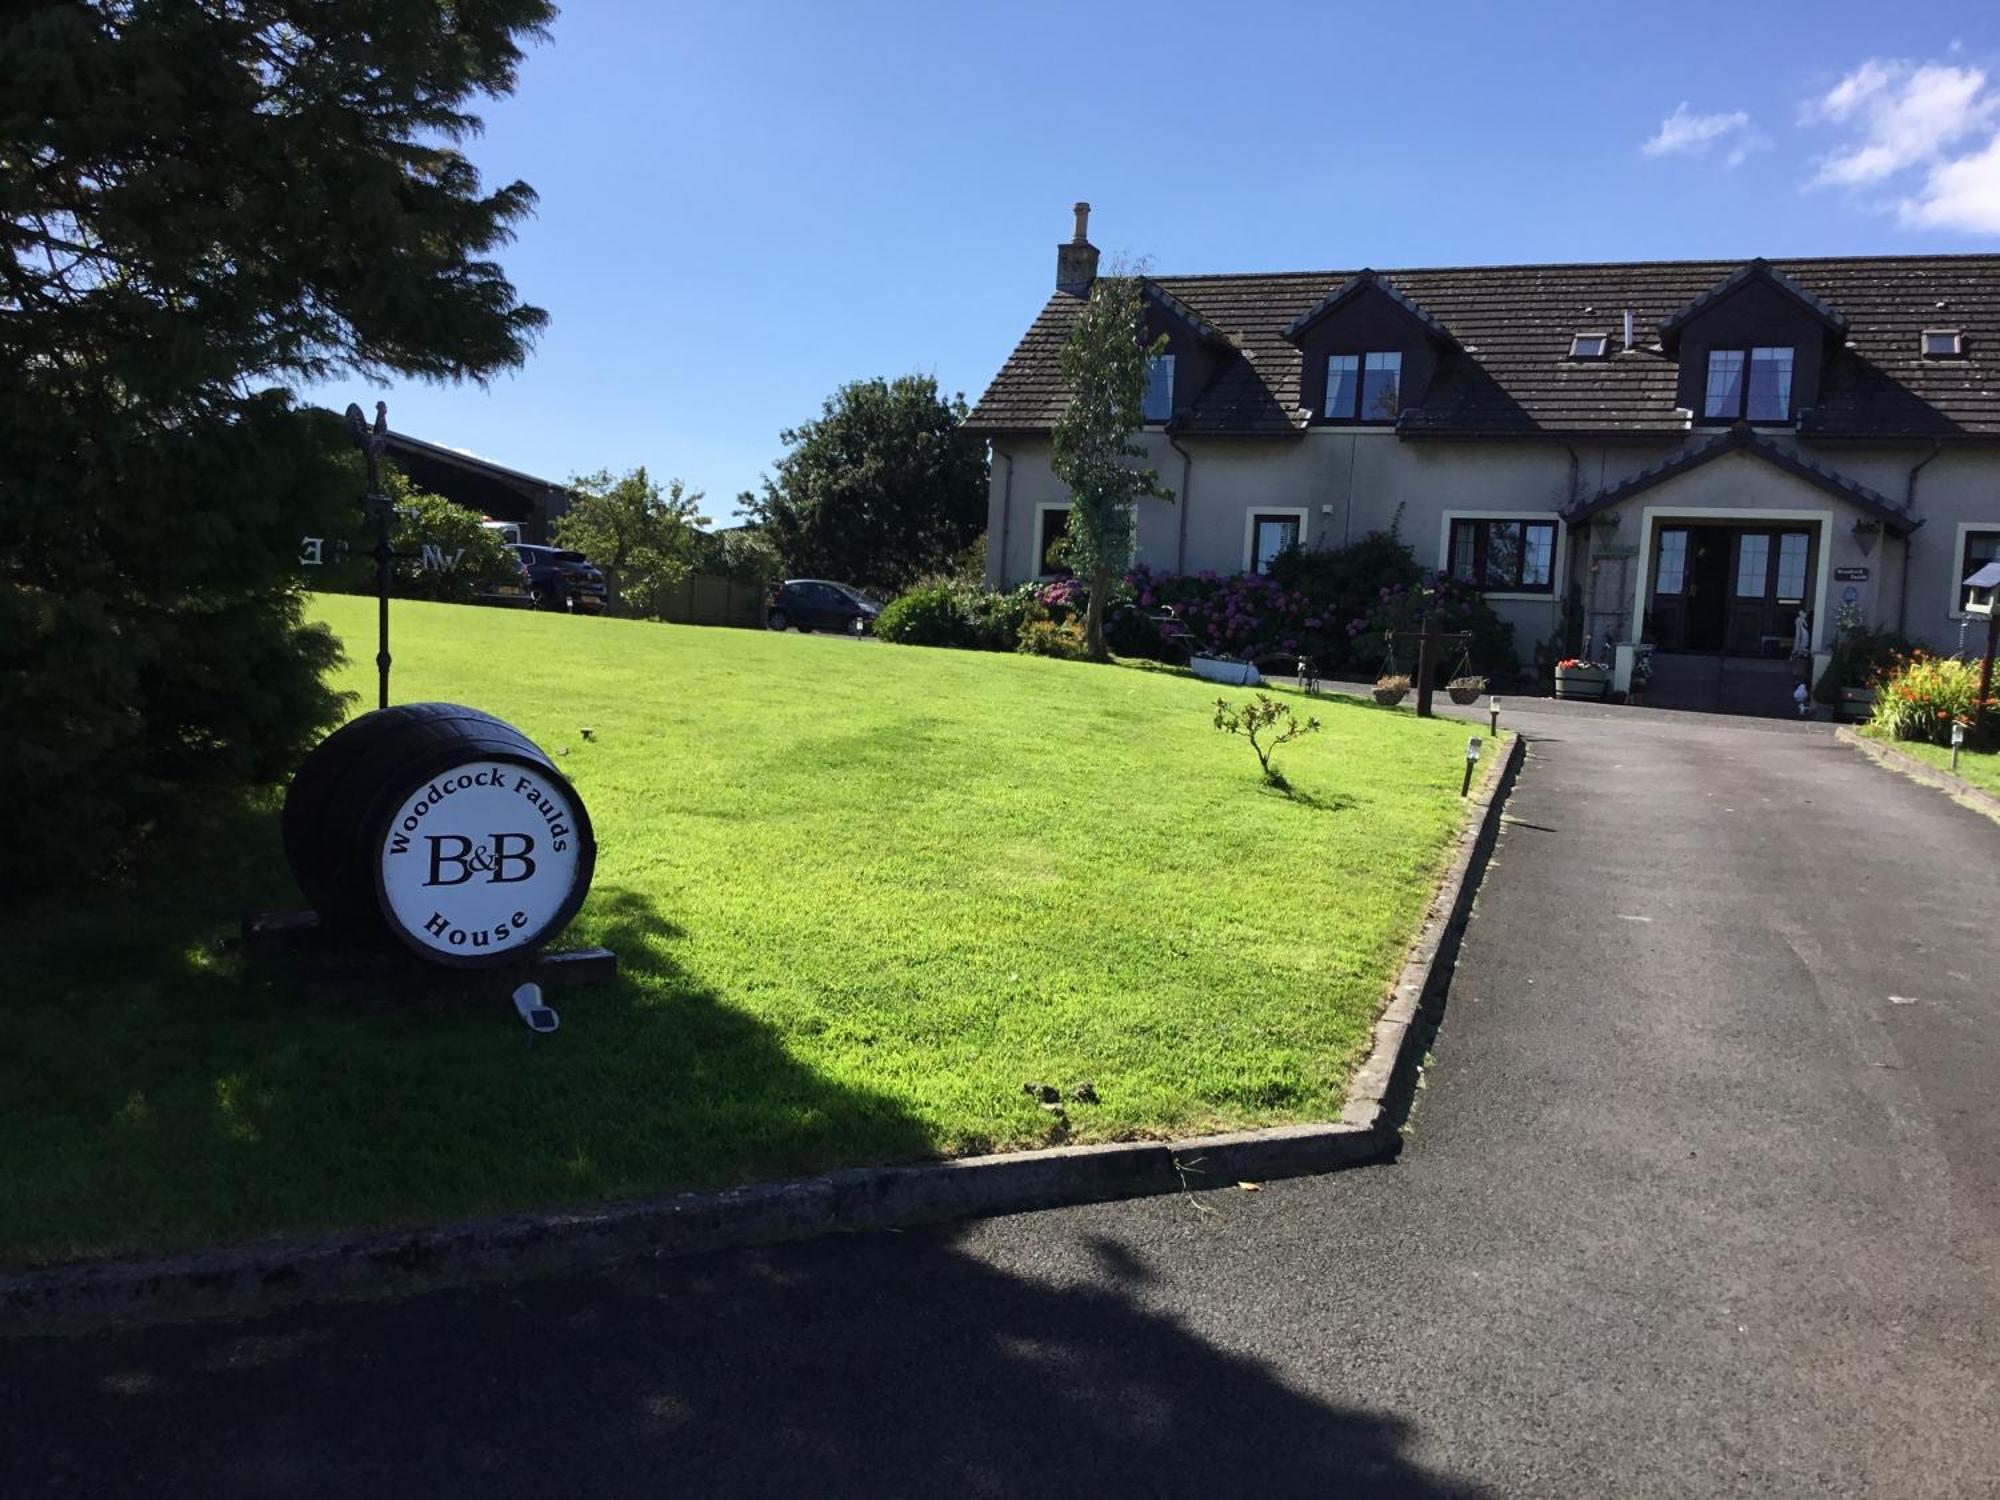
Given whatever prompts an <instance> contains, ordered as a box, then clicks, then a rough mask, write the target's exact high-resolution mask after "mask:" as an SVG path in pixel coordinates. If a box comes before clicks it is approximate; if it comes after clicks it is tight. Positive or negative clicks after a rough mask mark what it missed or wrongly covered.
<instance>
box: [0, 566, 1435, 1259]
mask: <svg viewBox="0 0 2000 1500" xmlns="http://www.w3.org/2000/svg"><path fill="white" fill-rule="evenodd" d="M318 608H319V610H320V612H321V613H322V615H323V617H324V618H325V619H326V620H328V621H329V622H331V623H332V625H333V626H334V627H335V629H336V630H338V631H339V632H340V633H341V634H342V636H343V637H344V638H345V639H346V640H347V642H348V646H349V652H350V655H351V656H352V658H353V664H352V665H351V666H350V667H349V668H348V669H347V671H346V682H347V685H348V686H350V687H352V688H354V689H356V690H364V689H365V690H367V692H368V695H369V698H370V701H372V688H373V679H372V668H371V667H370V665H369V663H370V659H371V657H372V654H373V640H372V629H373V626H372V614H371V610H372V606H371V605H370V604H369V603H368V602H366V601H364V600H361V599H350V598H340V597H328V598H325V599H323V600H322V601H321V602H320V603H319V605H318ZM396 632H397V634H396V640H395V650H396V681H395V686H396V692H397V696H398V699H399V700H403V701H407V700H412V699H417V698H445V699H452V700H456V701H460V702H465V703H471V704H475V705H478V706H480V707H483V708H486V709H489V710H491V711H493V712H495V713H497V714H499V715H501V716H502V717H503V718H506V719H509V720H511V721H512V722H514V723H516V724H518V725H519V726H521V728H523V729H524V730H525V731H527V732H528V733H529V734H530V735H532V736H533V737H534V738H535V739H536V740H538V741H539V742H540V743H541V744H542V745H544V746H545V747H546V748H547V749H548V750H550V751H551V752H552V753H559V754H560V756H561V759H560V762H559V763H560V764H562V765H563V766H564V767H565V769H566V770H567V771H568V772H569V774H570V775H571V777H572V778H573V779H574V781H575V782H576V784H577V786H578V788H579V789H580V790H581V792H582V794H583V796H584V797H585V799H586V800H587V802H588V804H589V806H590V809H591V813H592V816H593V818H594V819H595V822H596V826H597V830H598V837H599V844H600V855H599V860H598V866H597V879H596V885H595V888H594V891H593V894H592V896H591V899H590V901H589V903H588V905H587V906H586V907H585V909H584V913H583V915H582V916H581V917H580V918H579V919H578V922H577V924H576V926H575V927H574V929H573V931H572V934H571V936H572V938H573V939H574V940H575V941H577V942H580V943H604V944H608V945H609V946H610V947H612V948H614V949H615V950H617V952H618V953H619V955H620V957H621V959H622V961H623V964H624V975H623V978H622V979H621V980H620V982H619V983H618V984H616V985H615V986H608V987H603V988H597V989H579V990H572V991H568V992H566V993H559V994H557V995H556V996H555V997H554V1003H555V1004H557V1005H558V1006H559V1008H560V1009H561V1011H562V1015H563V1029H562V1031H561V1033H560V1034H559V1035H558V1036H556V1037H554V1038H553V1039H550V1040H547V1041H541V1042H536V1043H534V1044H533V1045H531V1044H530V1039H529V1036H528V1034H527V1033H526V1031H524V1030H523V1029H522V1027H521V1026H520V1025H519V1023H518V1021H517V1020H516V1019H515V1017H514V1013H513V1009H512V1006H511V1004H510V1002H509V1000H508V998H507V996H506V994H505V993H504V992H503V991H502V990H501V989H500V987H499V986H498V985H496V984H494V983H493V982H492V981H491V980H488V981H486V982H485V983H484V984H483V985H482V984H481V983H480V982H478V981H472V982H469V983H465V984H455V985H446V984H440V985H439V986H437V988H436V991H435V993H431V994H427V995H424V996H422V997H421V998H419V999H416V1000H407V999H406V1000H402V1001H397V1000H394V999H391V998H388V997H384V996H376V995H370V994H360V995H351V996H347V997H344V998H339V999H331V998H327V997H324V996H320V997H317V998H315V997H313V996H311V995H309V994H307V993H305V992H304V991H303V990H302V989H301V987H300V985H299V984H298V982H297V981H296V979H295V978H293V977H291V976H290V975H288V974H287V973H286V972H285V971H284V970H283V969H277V970H273V969H272V968H270V967H269V966H248V965H246V964H245V962H244V960H243V958H242V957H241V956H240V954H238V953H237V952H236V951H235V950H234V948H233V946H232V945H231V944H230V942H229V937H230V934H231V933H232V932H233V930H234V928H235V924H236V921H237V918H238V914H239V913H240V912H241V911H242V910H244V909H245V908H254V907H270V906H283V905H288V904H294V903H295V902H296V901H297V897H296V894H295V893H294V891H293V890H292V887H291V882H290V880H289V877H288V876H287V874H286V872H285V870H284V866H283V861H282V857H281V855H280V853H279V850H278V841H277V829H276V820H275V813H276V806H277V802H276V799H275V798H274V797H264V798H259V799H252V800H250V801H247V802H244V801H229V802H219V803H216V804H213V805H209V806H205V807H200V808H189V809H188V810H187V811H186V815H185V818H184V820H183V821H182V823H181V825H180V826H179V827H177V828H175V829H173V830H170V831H169V832H168V833H167V834H165V835H163V838H162V840H161V844H160V847H159V848H158V850H156V856H157V857H156V858H155V860H154V861H153V862H152V864H151V865H150V866H149V871H150V873H147V874H145V875H142V876H141V877H139V880H138V882H137V883H136V884H134V885H132V886H131V887H129V888H127V889H126V890H124V891H121V892H119V893H118V894H116V895H115V896H112V897H108V898H106V899H103V900H100V901H98V902H95V903H93V904H91V905H88V906H77V907H70V906H55V905H53V904H51V905H50V906H46V907H44V908H42V909H40V910H31V911H29V912H26V913H15V914H13V915H11V916H10V917H9V918H8V919H7V921H6V922H5V924H4V925H0V936H4V938H5V941H6V945H7V951H8V953H9V957H10V969H11V974H10V983H9V984H8V986H7V988H8V990H9V992H10V1004H9V1005H8V1006H7V1010H6V1020H7V1026H8V1035H7V1039H6V1045H5V1046H4V1048H0V1135H4V1139H5V1140H6V1142H7V1148H8V1149H7V1151H6V1152H5V1155H4V1158H0V1163H3V1164H0V1262H8V1263H15V1264H19V1263H22V1262H40V1261H47V1260H60V1259H65V1258H70V1257H75V1256H79V1255H87V1254H98V1253H104V1252H115V1251H128V1250H155V1249H162V1248H168V1247H176V1246H184V1245H189V1244H196V1243H208V1242H216V1241H230V1240H242V1239H250V1238H255V1237H258V1236H262V1235H269V1234H273V1233H279V1232H286V1231H300V1230H310V1229H318V1228H324V1227H327V1226H333V1225H341V1224H379V1223H391V1222H399V1221H412V1220H423V1219H432V1218H442V1217H448V1216H453V1215H459V1214H466V1213H473V1212H481V1211H490V1210H500V1209H508V1208H519V1207H525V1206H530V1205H547V1204H555V1203H563V1202H574V1201H580V1200H589V1199H596V1198H602V1197H607V1196H618V1195H629V1194H637V1193H643V1192H650V1191H657V1190H662V1189H668V1188H673V1187H682V1186H697V1185H714V1184H721V1183H731V1182H738V1181H744V1180H749V1179H755V1178H758V1177H763V1176H771V1175H776V1174H786V1173H795V1172H801V1171H806V1170H811V1169H817V1168H823V1167H828V1166H832V1165H835V1164H841V1163H855V1162H866V1161H879V1160H887V1159H897V1158H914V1157H922V1156H930V1155H939V1154H953V1153H963V1152H974V1151H985V1150H991V1149H995V1148H1005V1147H1023V1146H1034V1145H1041V1144H1045V1143H1048V1142H1050V1141H1051V1140H1053V1139H1055V1138H1056V1134H1055V1133H1056V1132H1057V1131H1058V1130H1059V1129H1060V1128H1061V1127H1060V1126H1059V1125H1058V1124H1057V1122H1055V1121H1054V1120H1053V1119H1052V1118H1051V1116H1050V1115H1048V1114H1046V1113H1045V1112H1044V1111H1043V1110H1041V1109H1040V1108H1039V1107H1038V1106H1037V1105H1036V1104H1035V1103H1034V1102H1033V1101H1032V1100H1030V1099H1028V1098H1027V1097H1025V1096H1024V1095H1023V1093H1022V1091H1021V1085H1022V1083H1023V1082H1024V1081H1026V1080H1030V1079H1032V1080H1037V1081H1046V1082H1050V1083H1054V1084H1058V1085H1063V1086H1068V1085H1072V1084H1074V1083H1076V1082H1078V1081H1080V1080H1084V1079H1089V1080H1091V1081H1093V1082H1094V1084H1095V1086H1096V1090H1097V1093H1098V1095H1099V1098H1100V1100H1101V1102H1100V1103H1098V1104H1095V1105H1089V1104H1080V1105H1073V1106H1071V1107H1070V1110H1069V1117H1070V1126H1071V1128H1072V1130H1073V1136H1072V1138H1073V1139H1078V1140H1107V1139H1114V1138H1119V1137H1133V1136H1144V1135H1152V1134H1162V1133H1170V1132H1171V1133H1181V1132H1191V1131H1202V1130H1209V1129H1214V1128H1217V1127H1230V1126H1244V1125H1255V1124H1263V1123H1269V1122H1276V1121H1285V1120H1300V1119H1319V1118H1327V1117H1330V1116H1332V1115H1333V1114H1334V1113H1335V1112H1336V1111H1337V1109H1338V1107H1339V1104H1340V1101H1341V1093H1342V1089H1343V1087H1344V1085H1345V1081H1346V1079H1347V1077H1348V1074H1349V1071H1350V1069H1351V1067H1352V1065H1353V1064H1354V1062H1355V1061H1356V1059H1357V1056H1358V1054H1359V1053H1360V1052H1361V1051H1362V1050H1363V1048H1364V1046H1365V1042H1366V1038H1367V1035H1368V1032H1369V1028H1370V1025H1371V1022H1372V1019H1373V1017H1374V1015H1375V1013H1376V1011H1377V1009H1378V1008H1379V1006H1380V1003H1381V1001H1382V999H1383V996H1384V991H1385V985H1386V983H1387V981H1388V980H1389V978H1390V977H1391V974H1392V971H1393V969H1394V967H1395V965H1396V963H1397V961H1398V959H1399V957H1400V955H1401V953H1402V950H1403V948H1404V945H1405V944H1406V942H1407V941H1408V939H1409V937H1410V936H1411V934H1412V932H1413V931H1414V929H1415V926H1416V923H1417V921H1418V919H1419V917H1420V915H1421V913H1422V911H1423V909H1424V906H1425V904H1426V902H1427V899H1428V897H1429V894H1430V891H1431V889H1432V885H1433V881H1434V877H1435V876H1436V874H1437V872H1438V871H1439V869H1440V867H1441V864H1442V861H1443V858H1444V854H1445V850H1446V846H1447V843H1448V842H1449V839H1450V836H1451V834H1452V832H1453V831H1454V830H1455V829H1456V827H1457V826H1458V824H1459V819H1460V815H1461V803H1460V800H1459V797H1458V784H1459V775H1460V770H1461V767H1462V764H1463V761H1462V757H1463V747H1464V743H1465V733H1466V731H1465V726H1464V725H1462V724H1455V723H1449V722H1445V721H1432V722H1421V721H1418V720H1416V719H1415V718H1414V717H1412V716H1411V715H1409V714H1408V713H1407V712H1384V711H1381V710H1378V709H1376V708H1374V707H1373V706H1372V705H1370V706H1359V705H1343V704H1338V703H1326V702H1322V703H1319V704H1316V705H1315V707H1314V711H1315V712H1317V713H1318V714H1319V715H1320V717H1321V718H1322V719H1324V720H1325V722H1326V732H1325V733H1323V734H1321V735H1319V736H1318V737H1316V738H1312V739H1308V740H1304V741H1302V742H1300V743H1297V744H1294V745H1291V746H1288V747H1286V749H1285V750H1284V751H1282V752H1281V754H1280V757H1279V763H1280V764H1281V765H1282V766H1283V767H1284V769H1285V770H1286V772H1287V773H1288V774H1289V776H1290V777H1291V779H1292V781H1293V783H1294V785H1295V786H1296V787H1297V788H1298V789H1299V792H1300V794H1301V795H1300V797H1299V799H1298V800H1287V799H1286V798H1284V797H1282V796H1279V795H1277V794H1275V793H1272V792H1269V791H1266V790H1265V789H1263V788H1262V786H1261V785H1260V783H1259V781H1258V777H1257V773H1256V765H1255V761H1254V760H1253V758H1252V756H1251V754H1250V751H1249V748H1248V746H1247V745H1245V744H1244V743H1243V742H1242V741H1241V740H1236V739H1231V738H1229V737H1227V736H1225V735H1222V734H1219V733H1217V732H1216V731H1215V730H1214V729H1213V728H1212V727H1211V725H1210V722H1209V719H1210V714H1211V711H1212V708H1213V700H1214V698H1215V695H1216V689H1215V688H1213V687H1212V686H1208V685H1205V684H1201V683H1197V682H1194V681H1192V680H1189V679H1186V678H1182V677H1177V676H1174V675H1170V674H1165V673H1154V672H1138V671H1131V670H1126V669H1123V668H1118V667H1100V666H1089V665H1079V664H1072V663H1064V662H1052V661H1042V660H1034V659H1028V658H1019V657H1011V656H996V655H980V654H972V653H961V652H950V651H930V650H922V649H915V648H904V647H889V646H882V645H878V644H875V643H873V642H854V641H848V640H839V639H829V638H826V637H821V636H813V637H802V636H797V635H791V636H784V637H778V636H771V635H766V634H763V633H752V632H743V631H729V630H701V629H695V628H684V627H676V626H661V625H649V624H639V623H629V622H623V621H606V620H587V619H571V618H565V617H559V616H545V615H522V614H513V613H503V612H499V611H490V610H479V609H469V608H454V607H451V606H444V605H425V604H399V605H398V606H397V607H396ZM1235 696H1241V694H1236V695H1235ZM586 724H588V725H590V726H592V727H593V728H594V730H595V731H596V739H595V740H594V741H593V742H586V741H585V740H584V739H583V738H582V737H581V736H580V735H579V734H578V733H577V731H578V728H579V727H580V726H582V725H586ZM168 856H172V857H171V859H169V858H168Z"/></svg>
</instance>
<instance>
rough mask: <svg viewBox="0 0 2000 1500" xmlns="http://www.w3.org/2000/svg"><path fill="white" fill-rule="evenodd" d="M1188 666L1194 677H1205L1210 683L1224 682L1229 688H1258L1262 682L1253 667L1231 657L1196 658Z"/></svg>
mask: <svg viewBox="0 0 2000 1500" xmlns="http://www.w3.org/2000/svg"><path fill="white" fill-rule="evenodd" d="M1188 665H1189V666H1190V667H1192V668H1193V669H1194V675H1195V676H1197V677H1205V678H1207V679H1208V680H1209V681H1210V682H1226V683H1228V684H1229V685H1230V686H1231V687H1260V686H1262V684H1263V681H1264V679H1263V678H1262V677H1261V676H1259V675H1258V672H1257V668H1256V667H1255V666H1253V665H1252V664H1251V663H1249V662H1247V661H1237V660H1236V659H1235V658H1233V657H1228V656H1197V657H1194V658H1193V659H1192V660H1190V661H1189V663H1188Z"/></svg>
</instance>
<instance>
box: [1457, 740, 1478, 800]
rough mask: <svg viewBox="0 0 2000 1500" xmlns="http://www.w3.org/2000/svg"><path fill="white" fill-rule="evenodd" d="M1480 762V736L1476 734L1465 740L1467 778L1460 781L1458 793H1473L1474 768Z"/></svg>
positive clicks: (1461, 794)
mask: <svg viewBox="0 0 2000 1500" xmlns="http://www.w3.org/2000/svg"><path fill="white" fill-rule="evenodd" d="M1478 764H1479V736H1478V735H1476V734H1475V735H1474V736H1473V737H1472V738H1471V739H1469V740H1467V741H1466V742H1465V780H1464V781H1462V782H1460V783H1459V787H1458V795H1459V796H1461V797H1466V796H1470V795H1471V794H1472V768H1473V767H1474V766H1476V765H1478Z"/></svg>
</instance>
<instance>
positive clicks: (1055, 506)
mask: <svg viewBox="0 0 2000 1500" xmlns="http://www.w3.org/2000/svg"><path fill="white" fill-rule="evenodd" d="M1075 509H1076V504H1075V502H1074V501H1070V500H1038V501H1036V502H1035V537H1034V542H1033V546H1034V554H1035V555H1034V569H1033V571H1032V572H1030V573H1029V574H1028V577H1029V579H1030V581H1032V582H1034V583H1054V582H1055V581H1056V580H1057V579H1058V578H1063V577H1070V578H1074V577H1075V576H1076V575H1075V574H1074V573H1070V574H1062V573H1044V572H1043V571H1042V515H1043V513H1044V512H1046V511H1051V510H1075ZM1138 562H1139V515H1138V513H1137V509H1136V507H1135V508H1134V514H1133V517H1132V550H1131V552H1130V553H1129V554H1127V556H1126V558H1125V566H1126V568H1127V569H1128V570H1129V569H1131V568H1134V567H1136V566H1137V565H1138Z"/></svg>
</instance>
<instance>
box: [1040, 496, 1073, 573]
mask: <svg viewBox="0 0 2000 1500" xmlns="http://www.w3.org/2000/svg"><path fill="white" fill-rule="evenodd" d="M1068 530H1069V512H1068V511H1067V510H1045V511H1043V512H1042V541H1041V549H1042V550H1041V559H1042V571H1043V572H1044V573H1053V574H1055V575H1056V576H1058V577H1061V578H1067V577H1068V576H1069V571H1070V570H1069V566H1068V564H1066V563H1065V562H1064V561H1063V560H1062V558H1061V557H1059V556H1057V555H1056V554H1057V553H1058V552H1060V551H1061V542H1062V539H1063V535H1064V533H1065V532H1067V531H1068Z"/></svg>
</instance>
